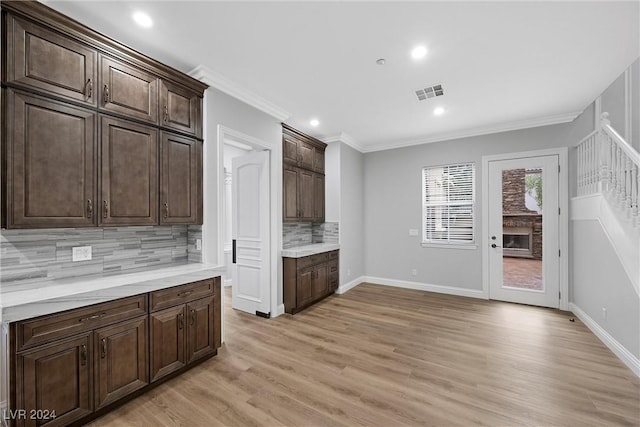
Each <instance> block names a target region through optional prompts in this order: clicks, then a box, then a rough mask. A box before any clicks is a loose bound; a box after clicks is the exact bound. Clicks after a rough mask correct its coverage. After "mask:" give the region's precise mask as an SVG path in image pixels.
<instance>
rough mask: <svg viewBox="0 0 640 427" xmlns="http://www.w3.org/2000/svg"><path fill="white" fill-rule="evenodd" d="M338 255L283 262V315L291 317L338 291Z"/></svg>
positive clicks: (335, 253) (292, 259)
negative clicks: (286, 314)
mask: <svg viewBox="0 0 640 427" xmlns="http://www.w3.org/2000/svg"><path fill="white" fill-rule="evenodd" d="M338 260H339V251H331V252H324V253H320V254H315V255H311V256H307V257H301V258H288V257H284V258H283V270H284V279H283V284H284V311H285V313H289V314H295V313H297V312H299V311H301V310H303V309H305V308H307V307H308V306H310V305H312V304H313V303H315V302H317V301H319V300H321V299H323V298H324V297H326V296H328V295H331V294H332V293H333V292H335V290H336V289H337V288H338Z"/></svg>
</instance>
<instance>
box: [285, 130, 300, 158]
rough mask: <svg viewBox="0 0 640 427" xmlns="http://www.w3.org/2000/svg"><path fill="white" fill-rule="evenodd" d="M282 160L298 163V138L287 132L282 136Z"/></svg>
mask: <svg viewBox="0 0 640 427" xmlns="http://www.w3.org/2000/svg"><path fill="white" fill-rule="evenodd" d="M282 161H283V162H284V163H290V164H293V165H297V164H298V140H296V139H295V138H293V137H291V136H289V135H287V134H284V135H283V136H282Z"/></svg>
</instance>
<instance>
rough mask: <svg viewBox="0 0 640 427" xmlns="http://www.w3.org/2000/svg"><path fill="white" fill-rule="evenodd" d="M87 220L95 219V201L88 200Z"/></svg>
mask: <svg viewBox="0 0 640 427" xmlns="http://www.w3.org/2000/svg"><path fill="white" fill-rule="evenodd" d="M87 218H93V201H92V200H91V199H87Z"/></svg>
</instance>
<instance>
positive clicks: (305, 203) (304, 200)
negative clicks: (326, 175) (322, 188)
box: [298, 169, 315, 221]
mask: <svg viewBox="0 0 640 427" xmlns="http://www.w3.org/2000/svg"><path fill="white" fill-rule="evenodd" d="M314 175H315V174H314V173H313V172H310V171H307V170H304V169H298V210H299V215H298V219H301V220H303V221H312V220H313V219H314V212H313V210H314V204H315V202H314V199H315V196H314Z"/></svg>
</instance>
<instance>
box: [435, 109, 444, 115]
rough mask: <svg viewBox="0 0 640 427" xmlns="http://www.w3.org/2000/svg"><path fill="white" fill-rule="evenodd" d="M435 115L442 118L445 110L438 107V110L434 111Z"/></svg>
mask: <svg viewBox="0 0 640 427" xmlns="http://www.w3.org/2000/svg"><path fill="white" fill-rule="evenodd" d="M433 114H435V115H436V116H441V115H443V114H444V108H442V107H436V108H435V109H434V110H433Z"/></svg>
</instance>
